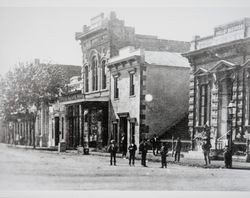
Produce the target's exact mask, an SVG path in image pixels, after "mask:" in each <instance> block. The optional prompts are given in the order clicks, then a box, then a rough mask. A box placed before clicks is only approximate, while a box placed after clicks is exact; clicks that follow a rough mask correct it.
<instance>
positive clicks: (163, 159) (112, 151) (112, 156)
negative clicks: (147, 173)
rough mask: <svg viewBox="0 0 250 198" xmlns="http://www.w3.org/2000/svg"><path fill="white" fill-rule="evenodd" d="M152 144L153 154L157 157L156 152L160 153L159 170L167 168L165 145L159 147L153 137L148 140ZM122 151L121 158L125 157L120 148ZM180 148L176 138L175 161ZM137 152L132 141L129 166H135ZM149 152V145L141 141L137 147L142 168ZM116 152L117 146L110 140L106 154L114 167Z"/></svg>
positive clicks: (124, 151) (180, 144)
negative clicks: (160, 163) (107, 153)
mask: <svg viewBox="0 0 250 198" xmlns="http://www.w3.org/2000/svg"><path fill="white" fill-rule="evenodd" d="M123 138H124V136H122V139H121V143H123V142H125V141H124V139H123ZM150 142H151V144H152V149H153V154H154V155H157V154H158V152H159V151H160V155H161V162H162V166H161V168H167V160H166V158H167V153H168V147H167V145H166V143H161V146H160V141H159V138H158V137H157V136H156V135H154V136H153V138H152V139H151V140H150ZM120 148H121V151H122V157H123V158H124V157H126V153H127V149H126V148H125V147H124V146H123V144H122V146H121V147H120ZM181 148H182V143H181V140H180V138H179V137H178V138H177V140H176V144H175V161H178V162H179V161H180V152H181ZM136 150H137V145H136V144H135V141H134V140H132V142H131V144H130V145H129V147H128V151H129V165H130V166H131V165H133V166H134V165H135V153H136ZM148 150H149V144H148V141H147V139H143V141H142V142H141V143H140V145H139V154H141V165H142V166H144V167H147V165H146V161H147V153H148ZM117 151H118V146H117V145H116V144H115V141H114V140H111V142H110V145H109V147H108V152H109V153H110V165H113V164H114V165H115V166H116V153H117Z"/></svg>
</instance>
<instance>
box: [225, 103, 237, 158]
mask: <svg viewBox="0 0 250 198" xmlns="http://www.w3.org/2000/svg"><path fill="white" fill-rule="evenodd" d="M227 109H228V115H229V120H230V133H229V135H228V136H227V138H228V148H229V150H230V154H231V155H230V158H231V159H230V161H231V162H232V155H233V148H232V147H233V115H234V109H235V104H234V101H233V100H231V101H230V103H229V104H228V107H227Z"/></svg>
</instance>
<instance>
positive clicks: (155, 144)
mask: <svg viewBox="0 0 250 198" xmlns="http://www.w3.org/2000/svg"><path fill="white" fill-rule="evenodd" d="M150 142H151V143H152V147H153V154H154V155H157V154H158V149H159V138H158V137H157V135H156V134H154V137H153V138H152V139H151V140H150ZM155 150H156V153H155Z"/></svg>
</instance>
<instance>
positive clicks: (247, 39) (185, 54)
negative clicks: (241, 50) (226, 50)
mask: <svg viewBox="0 0 250 198" xmlns="http://www.w3.org/2000/svg"><path fill="white" fill-rule="evenodd" d="M243 41H246V42H250V37H247V38H243V39H238V40H234V41H230V42H226V43H221V44H218V45H212V46H208V47H205V48H201V49H198V50H194V51H189V52H186V53H182V56H184V57H186V58H187V57H189V56H193V55H197V54H199V53H203V52H205V51H207V50H210V49H213V48H222V47H227V46H229V45H232V44H239V43H241V42H243Z"/></svg>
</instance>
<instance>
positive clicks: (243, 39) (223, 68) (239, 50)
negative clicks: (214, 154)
mask: <svg viewBox="0 0 250 198" xmlns="http://www.w3.org/2000/svg"><path fill="white" fill-rule="evenodd" d="M248 21H249V19H244V20H240V21H237V22H232V23H229V24H226V25H223V26H220V27H219V28H215V34H214V36H210V37H206V38H195V42H194V43H193V44H194V45H193V48H192V50H193V51H191V52H189V53H187V54H186V55H187V56H186V57H188V59H189V61H190V63H191V66H192V72H191V75H190V95H189V96H190V99H189V124H188V125H189V130H190V131H191V133H192V139H195V138H197V137H198V136H199V134H201V132H202V130H203V129H202V127H203V126H201V124H200V121H199V117H200V116H201V111H200V109H201V107H200V106H201V99H200V95H201V93H200V89H201V86H202V85H205V84H207V85H208V97H207V101H208V102H207V103H208V106H207V108H208V117H209V119H208V124H209V126H210V133H211V134H210V135H211V143H212V147H213V149H221V148H223V147H224V146H225V144H227V132H230V131H231V130H232V139H233V141H234V142H235V143H237V144H241V143H242V144H244V141H245V140H244V134H245V132H246V131H247V130H248V129H247V128H248V117H249V110H248V106H249V104H248V103H249V101H248V97H249V96H248V94H249V93H248V90H247V89H248V87H249V81H248V80H247V79H248V76H247V75H246V69H245V67H246V65H245V64H246V62H247V60H249V57H250V56H249V55H250V49H249V41H250V40H249V38H248V37H249V35H248V34H247V32H246V31H242V30H246V29H248V26H249V22H248ZM217 33H218V34H217ZM238 35H239V36H238ZM239 39H240V40H239ZM184 56H185V55H184ZM223 61H226V63H225V62H223ZM228 63H229V64H228ZM243 66H244V67H243ZM213 68H214V69H213ZM226 80H227V81H228V82H227V84H228V86H231V87H230V89H231V91H228V92H226V93H224V95H223V94H222V93H221V90H222V84H223V83H225V81H226ZM229 81H231V82H232V83H231V85H229V84H230V83H229ZM230 92H231V93H232V96H230V94H229V93H230ZM225 94H226V96H225ZM226 97H228V98H227V100H226ZM229 97H231V98H229ZM230 100H232V101H233V102H234V104H235V112H234V113H233V115H232V116H233V117H232V118H230V115H229V113H228V107H227V106H228V104H229V102H230ZM222 101H224V102H222ZM223 103H227V104H223ZM223 105H224V107H223ZM202 125H204V123H202ZM231 125H232V126H231ZM203 131H204V130H203ZM196 142H198V139H197V141H196ZM198 143H199V142H198ZM196 145H197V144H196ZM194 147H195V145H194ZM194 147H193V148H194Z"/></svg>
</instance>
